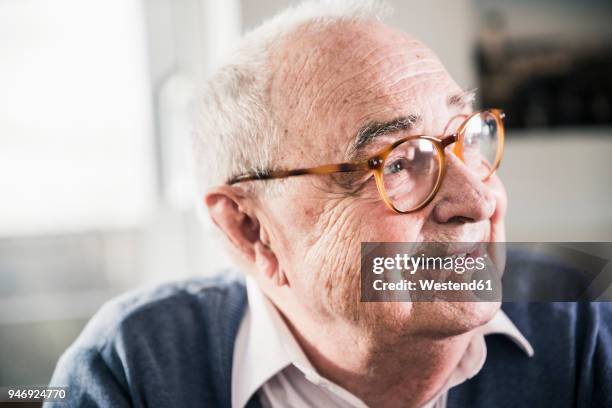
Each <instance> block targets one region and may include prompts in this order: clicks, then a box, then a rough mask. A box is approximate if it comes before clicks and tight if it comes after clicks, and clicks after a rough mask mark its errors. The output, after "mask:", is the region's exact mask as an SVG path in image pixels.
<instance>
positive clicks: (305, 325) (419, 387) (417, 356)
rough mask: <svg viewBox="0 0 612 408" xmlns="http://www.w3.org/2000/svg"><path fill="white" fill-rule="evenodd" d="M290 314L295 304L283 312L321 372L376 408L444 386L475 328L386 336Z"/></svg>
mask: <svg viewBox="0 0 612 408" xmlns="http://www.w3.org/2000/svg"><path fill="white" fill-rule="evenodd" d="M291 314H293V313H291V309H289V310H288V311H287V312H284V313H283V312H281V315H283V318H284V320H285V322H286V323H287V325H288V326H289V328H290V330H291V332H292V333H293V335H294V336H295V338H296V340H297V341H298V343H299V344H300V346H301V348H302V349H303V351H304V353H305V354H306V356H307V357H308V359H309V360H310V362H311V364H312V365H313V366H314V367H315V368H316V369H317V371H318V372H319V374H320V375H322V376H324V377H325V378H327V379H329V380H331V381H333V382H335V383H336V384H338V385H340V386H342V387H343V388H345V389H346V390H348V391H350V392H352V393H353V394H355V395H356V396H358V397H359V398H360V399H362V400H363V401H364V402H365V403H366V404H367V405H369V406H376V407H386V406H388V407H395V406H402V407H420V406H422V405H423V404H425V403H427V402H428V401H429V400H431V398H433V397H434V396H435V395H436V394H437V393H438V392H439V391H440V389H441V388H442V387H443V386H444V385H445V383H446V381H447V380H448V378H449V376H450V375H451V373H452V371H453V370H454V369H455V368H456V367H457V365H458V363H459V361H460V359H461V358H462V356H463V355H464V353H465V351H466V349H467V347H468V345H469V342H470V340H471V338H472V336H473V332H468V333H465V334H462V335H458V336H452V337H447V338H443V339H431V338H424V337H419V336H410V335H403V336H387V335H386V334H385V333H376V332H371V331H370V332H366V331H365V330H362V329H361V328H359V327H355V326H348V325H344V324H342V323H333V322H324V323H321V322H313V321H310V320H308V319H304V313H295V316H292V315H291ZM294 322H299V326H298V325H296V324H294Z"/></svg>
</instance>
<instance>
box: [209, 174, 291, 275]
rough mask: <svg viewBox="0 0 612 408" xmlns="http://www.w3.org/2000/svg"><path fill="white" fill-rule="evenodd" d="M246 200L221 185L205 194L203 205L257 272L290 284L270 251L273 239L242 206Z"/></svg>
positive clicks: (238, 193) (231, 189) (274, 255)
mask: <svg viewBox="0 0 612 408" xmlns="http://www.w3.org/2000/svg"><path fill="white" fill-rule="evenodd" d="M246 200H247V198H246V197H244V196H242V195H241V194H240V192H238V191H236V190H235V189H233V188H232V187H230V186H219V187H217V188H215V189H213V190H211V191H209V192H208V193H207V194H206V197H205V198H204V202H205V204H206V206H207V207H208V212H209V213H210V217H211V218H212V220H213V222H214V223H215V224H216V225H217V227H219V228H220V229H221V230H222V231H223V232H224V233H225V235H226V236H227V238H228V239H229V240H230V242H231V243H232V244H233V245H234V247H235V248H236V249H237V250H238V251H239V252H240V253H241V254H242V255H243V256H244V257H245V258H246V259H247V260H248V261H250V262H252V263H253V264H254V265H255V267H256V268H257V270H259V271H260V272H262V273H263V274H264V275H266V276H267V277H268V278H269V279H272V280H274V281H275V283H276V285H278V286H283V285H287V284H288V283H289V282H288V280H287V277H286V275H285V273H284V272H283V271H282V270H281V269H280V268H279V264H278V259H277V258H276V254H275V253H274V251H273V250H272V248H270V237H269V236H268V234H267V233H266V231H265V229H264V228H262V227H261V225H260V222H259V220H258V219H257V218H256V217H255V215H254V214H252V213H251V214H249V212H248V211H247V210H246V209H245V207H244V206H243V205H244V204H243V203H244V202H245V201H246Z"/></svg>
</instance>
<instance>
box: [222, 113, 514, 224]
mask: <svg viewBox="0 0 612 408" xmlns="http://www.w3.org/2000/svg"><path fill="white" fill-rule="evenodd" d="M459 118H462V119H464V120H463V122H462V123H461V125H459V127H458V128H457V131H456V132H455V133H453V134H450V135H446V131H447V129H448V127H449V126H450V125H451V124H452V123H453V122H454V121H455V120H457V119H459ZM503 119H504V113H503V112H502V111H501V110H499V109H488V110H483V111H479V112H474V113H472V114H471V115H457V116H455V117H453V118H452V119H451V120H450V121H449V123H448V125H447V126H446V128H445V130H444V133H443V134H442V135H441V136H428V135H417V136H408V137H405V138H402V139H400V140H397V141H396V142H394V143H392V144H390V145H389V146H387V147H385V148H384V149H382V150H380V151H379V152H378V153H376V154H375V155H373V156H371V157H369V158H367V159H365V160H361V161H357V162H349V163H339V164H326V165H323V166H317V167H309V168H301V169H294V170H269V171H265V172H257V173H247V174H243V175H240V176H236V177H234V178H232V179H231V180H229V181H228V183H227V184H230V185H231V184H236V183H241V182H244V181H250V180H267V179H279V178H286V177H292V176H301V175H306V174H317V175H322V174H334V173H347V172H356V171H371V172H373V173H374V177H375V179H376V186H377V188H378V192H379V194H380V197H381V198H382V200H383V201H384V202H385V204H386V205H387V206H388V207H389V208H390V209H391V210H393V211H395V212H397V213H400V214H407V213H410V212H413V211H418V210H420V209H422V208H424V207H425V206H427V204H429V203H430V202H431V200H433V198H434V197H435V195H436V193H437V192H438V190H439V189H440V186H441V185H442V180H443V179H444V174H445V171H446V153H445V148H446V147H447V146H449V145H451V144H453V143H455V146H454V147H453V150H452V151H453V153H454V154H455V155H456V156H457V157H458V158H459V159H460V160H461V161H462V162H463V163H464V164H465V165H466V166H467V167H468V169H470V170H471V171H472V172H473V173H474V174H475V175H476V176H477V177H479V178H480V179H481V180H482V181H486V180H488V179H489V178H490V177H491V175H492V174H493V173H494V172H495V170H496V169H497V168H498V167H499V164H500V162H501V158H502V155H503V151H504V124H503Z"/></svg>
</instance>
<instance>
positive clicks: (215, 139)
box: [193, 0, 390, 202]
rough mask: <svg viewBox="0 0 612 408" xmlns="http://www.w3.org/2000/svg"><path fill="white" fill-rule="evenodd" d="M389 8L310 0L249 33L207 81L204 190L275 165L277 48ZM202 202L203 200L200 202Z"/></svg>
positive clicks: (200, 153)
mask: <svg viewBox="0 0 612 408" xmlns="http://www.w3.org/2000/svg"><path fill="white" fill-rule="evenodd" d="M389 12H390V9H389V7H388V6H387V5H386V4H384V3H381V2H380V1H376V0H369V1H355V0H353V1H350V0H335V1H329V0H328V1H307V2H303V3H301V4H298V5H297V6H294V7H291V8H288V9H286V10H284V11H282V12H281V13H279V14H277V15H276V16H274V17H273V18H272V19H270V20H267V21H265V22H264V23H263V24H262V25H260V26H259V27H257V28H255V29H254V30H253V31H251V32H249V33H248V34H246V35H245V36H244V37H243V38H242V40H241V42H240V44H239V47H238V49H237V52H235V53H234V54H233V56H232V57H231V58H230V59H229V61H228V62H227V63H226V64H225V65H224V66H222V67H221V68H220V69H218V70H217V72H216V73H215V74H214V75H213V76H212V77H211V78H210V79H209V80H208V81H207V83H206V84H205V87H204V93H203V97H202V100H201V104H200V105H199V106H198V111H197V117H196V123H195V129H194V135H193V148H194V154H195V171H196V179H197V183H198V192H199V193H200V197H202V196H203V195H204V194H205V193H206V191H207V190H208V188H210V187H211V186H214V185H218V184H223V183H225V182H227V181H228V180H229V179H230V178H232V177H235V176H237V175H239V174H242V173H247V172H252V171H263V170H265V169H270V168H273V167H274V160H275V159H276V157H278V152H279V150H280V149H279V147H280V136H279V132H278V131H277V129H278V128H280V127H281V126H282V124H277V123H275V121H274V120H273V115H272V112H271V107H270V104H269V97H268V91H267V90H268V84H269V81H270V78H271V69H270V66H269V64H268V54H269V51H270V50H271V48H272V46H273V45H274V44H276V43H278V42H279V41H280V40H282V39H283V38H284V37H285V36H286V35H288V34H290V33H292V32H294V31H295V30H296V29H297V28H299V27H300V26H303V25H305V24H309V25H313V26H314V28H318V27H323V26H326V25H329V24H333V23H335V22H339V21H359V20H373V19H376V20H380V19H382V18H384V17H385V16H386V15H387V14H388V13H389ZM200 202H201V200H200Z"/></svg>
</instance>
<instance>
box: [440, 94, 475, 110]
mask: <svg viewBox="0 0 612 408" xmlns="http://www.w3.org/2000/svg"><path fill="white" fill-rule="evenodd" d="M474 100H476V90H475V89H471V90H465V91H461V92H459V93H456V94H453V95H451V96H449V97H448V99H447V100H446V103H447V104H448V106H449V107H458V108H466V107H468V106H471V105H472V103H474Z"/></svg>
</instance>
